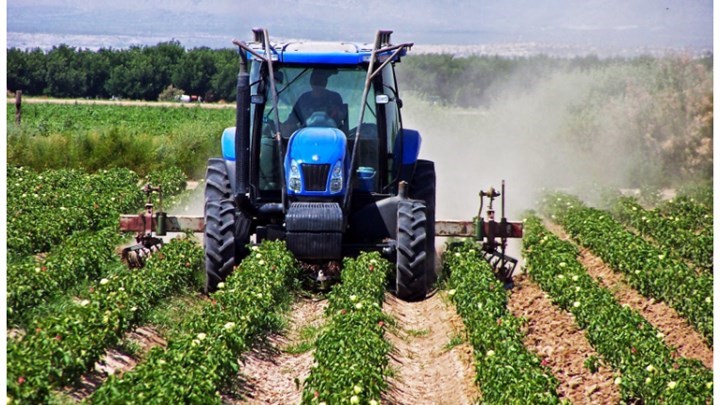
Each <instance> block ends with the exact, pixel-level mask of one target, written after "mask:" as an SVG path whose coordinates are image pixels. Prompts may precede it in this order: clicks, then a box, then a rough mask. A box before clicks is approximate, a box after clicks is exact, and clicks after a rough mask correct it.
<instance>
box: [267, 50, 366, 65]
mask: <svg viewBox="0 0 720 405" xmlns="http://www.w3.org/2000/svg"><path fill="white" fill-rule="evenodd" d="M280 60H281V62H283V63H298V64H329V65H359V64H361V63H363V62H367V61H369V60H370V54H369V53H346V52H343V53H324V52H303V53H300V52H283V53H282V54H281V58H280Z"/></svg>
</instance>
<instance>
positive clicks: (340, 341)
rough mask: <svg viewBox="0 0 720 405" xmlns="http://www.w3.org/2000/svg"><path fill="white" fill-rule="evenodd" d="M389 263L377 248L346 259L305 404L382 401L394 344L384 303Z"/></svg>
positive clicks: (331, 298) (307, 383)
mask: <svg viewBox="0 0 720 405" xmlns="http://www.w3.org/2000/svg"><path fill="white" fill-rule="evenodd" d="M390 267H391V266H390V264H389V263H388V262H387V261H386V260H384V259H382V258H381V257H380V255H379V254H378V253H377V252H375V253H371V254H367V253H364V254H361V255H360V256H359V257H358V258H357V259H345V261H344V263H343V271H342V273H341V277H342V283H341V284H339V285H337V286H335V287H334V288H333V290H332V292H331V293H330V296H329V298H328V301H329V304H328V307H327V309H326V311H325V314H326V316H327V317H328V318H330V319H329V321H328V324H327V326H326V327H325V329H324V331H323V333H322V334H321V335H320V337H319V338H318V339H317V343H316V345H315V346H316V347H315V354H314V357H315V363H316V365H315V366H314V367H313V368H312V371H311V372H310V376H309V377H308V378H307V379H306V380H305V388H304V390H303V397H302V402H303V403H307V404H318V403H320V402H325V403H329V404H340V403H348V402H349V403H358V404H359V403H362V404H368V403H370V404H373V403H374V404H377V403H379V401H380V396H381V394H382V392H383V391H384V390H385V388H386V387H387V382H386V381H385V378H386V377H387V375H388V373H389V370H388V367H387V364H388V354H389V353H390V348H391V346H390V343H388V342H387V341H386V340H385V339H384V337H383V336H384V334H385V324H386V323H387V322H388V319H387V317H386V315H384V314H383V312H382V308H381V304H382V302H383V298H384V294H385V280H386V277H387V273H388V271H389V269H390Z"/></svg>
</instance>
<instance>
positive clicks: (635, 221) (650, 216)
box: [613, 197, 713, 271]
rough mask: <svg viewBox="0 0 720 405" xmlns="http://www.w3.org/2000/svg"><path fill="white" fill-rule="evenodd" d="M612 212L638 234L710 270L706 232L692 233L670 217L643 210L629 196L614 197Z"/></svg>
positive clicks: (710, 251) (710, 250) (709, 237)
mask: <svg viewBox="0 0 720 405" xmlns="http://www.w3.org/2000/svg"><path fill="white" fill-rule="evenodd" d="M613 214H615V215H616V216H617V218H618V219H620V221H622V222H623V223H626V224H628V225H630V226H631V227H633V228H635V229H636V230H637V231H638V232H639V233H640V234H641V235H643V236H649V237H651V238H652V239H653V240H654V241H655V242H656V243H657V244H658V245H659V246H662V247H665V248H667V249H670V250H672V251H673V252H674V253H676V254H677V255H678V256H680V257H682V258H685V259H687V260H690V261H691V262H693V263H694V264H695V265H696V266H699V267H700V268H702V269H704V270H709V271H712V267H713V235H712V231H711V229H712V227H710V228H708V231H706V232H701V233H699V234H696V233H695V232H693V231H692V230H691V229H688V228H685V227H683V226H680V225H679V223H678V222H679V220H678V221H677V222H676V221H675V220H674V218H678V219H679V217H673V219H670V218H667V217H663V216H662V215H660V213H659V212H657V211H656V210H645V209H643V207H642V206H641V205H640V204H638V203H637V201H635V200H634V199H632V198H629V197H623V198H620V199H618V200H617V202H616V203H615V205H614V207H613Z"/></svg>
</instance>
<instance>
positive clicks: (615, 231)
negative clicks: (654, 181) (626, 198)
mask: <svg viewBox="0 0 720 405" xmlns="http://www.w3.org/2000/svg"><path fill="white" fill-rule="evenodd" d="M543 210H545V212H546V213H547V214H548V215H549V216H551V217H552V219H553V220H555V221H557V222H559V223H560V224H562V226H563V227H564V228H565V229H566V230H567V231H568V233H569V234H570V235H571V236H572V238H573V239H575V240H576V241H577V242H578V243H579V244H580V245H582V246H584V247H587V248H588V249H590V250H591V251H592V252H593V253H595V254H596V255H598V256H599V257H600V258H601V259H603V261H604V262H605V263H607V264H608V265H609V266H611V267H612V268H613V269H615V270H616V271H619V272H622V273H623V274H625V277H626V279H627V281H628V282H629V283H630V285H631V286H633V287H634V288H635V289H637V290H638V291H639V292H640V293H641V294H643V295H645V296H646V297H650V298H655V299H657V300H662V301H664V302H666V303H667V304H668V305H669V306H671V307H672V308H674V309H675V310H676V311H678V313H680V314H681V315H683V316H684V317H686V318H687V319H688V321H689V322H690V323H691V324H692V325H693V326H694V327H695V329H697V331H698V332H700V333H701V334H702V335H703V336H704V337H705V339H706V341H707V343H708V344H709V345H712V339H713V277H712V275H710V274H707V273H703V274H696V273H695V271H694V270H693V269H691V268H689V267H688V266H687V265H685V263H683V262H681V261H678V260H675V259H673V258H672V252H671V251H669V250H668V249H666V248H659V247H656V246H654V245H653V244H652V243H650V242H648V241H646V240H645V239H643V238H642V237H640V236H637V235H635V234H633V233H632V232H630V231H628V230H627V229H625V228H624V227H623V225H622V224H620V223H619V222H617V221H615V220H614V219H613V218H612V216H611V215H610V214H609V213H608V212H605V211H600V210H597V209H594V208H588V207H586V206H585V205H584V204H583V203H582V201H580V200H579V199H578V198H577V197H574V196H570V195H567V194H564V193H554V194H550V195H548V196H546V197H545V198H544V200H543Z"/></svg>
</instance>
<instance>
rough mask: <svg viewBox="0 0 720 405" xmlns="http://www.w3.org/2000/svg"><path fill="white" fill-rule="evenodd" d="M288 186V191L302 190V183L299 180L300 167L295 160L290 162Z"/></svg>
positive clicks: (297, 191)
mask: <svg viewBox="0 0 720 405" xmlns="http://www.w3.org/2000/svg"><path fill="white" fill-rule="evenodd" d="M288 188H289V189H290V191H293V192H296V193H299V192H300V191H301V190H302V184H301V182H300V169H299V168H298V164H297V162H296V161H294V160H292V161H291V162H290V176H289V177H288Z"/></svg>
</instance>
